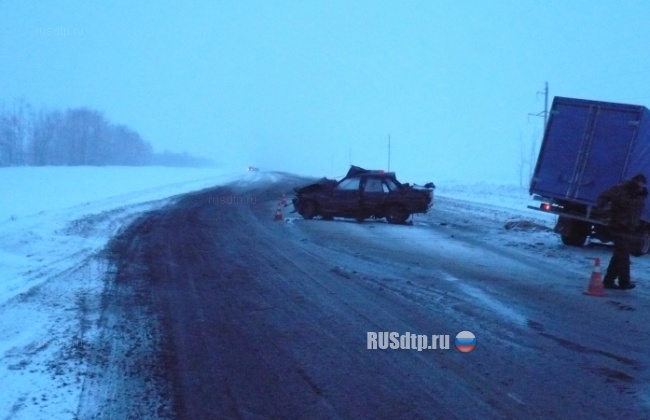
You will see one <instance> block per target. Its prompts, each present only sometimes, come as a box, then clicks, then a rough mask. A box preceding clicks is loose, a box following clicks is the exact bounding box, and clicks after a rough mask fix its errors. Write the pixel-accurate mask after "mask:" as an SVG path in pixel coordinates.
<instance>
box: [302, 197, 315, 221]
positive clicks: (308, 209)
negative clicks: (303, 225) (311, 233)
mask: <svg viewBox="0 0 650 420" xmlns="http://www.w3.org/2000/svg"><path fill="white" fill-rule="evenodd" d="M317 214H318V206H317V205H316V203H315V202H313V201H311V200H308V201H305V202H303V203H302V204H301V205H300V215H301V216H302V217H303V218H305V219H313V218H314V217H315V216H316V215H317Z"/></svg>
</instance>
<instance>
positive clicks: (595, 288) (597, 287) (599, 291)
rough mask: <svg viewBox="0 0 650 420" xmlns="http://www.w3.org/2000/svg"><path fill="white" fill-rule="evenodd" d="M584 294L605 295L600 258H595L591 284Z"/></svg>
mask: <svg viewBox="0 0 650 420" xmlns="http://www.w3.org/2000/svg"><path fill="white" fill-rule="evenodd" d="M584 294H585V295H589V296H600V297H602V296H605V288H604V287H603V276H602V275H601V274H600V258H594V270H593V271H592V272H591V279H590V280H589V286H588V287H587V290H586V291H585V292H584Z"/></svg>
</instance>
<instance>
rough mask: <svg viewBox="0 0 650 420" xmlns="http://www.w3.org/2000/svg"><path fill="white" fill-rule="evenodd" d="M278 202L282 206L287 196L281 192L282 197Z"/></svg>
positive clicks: (285, 203) (284, 204) (285, 202)
mask: <svg viewBox="0 0 650 420" xmlns="http://www.w3.org/2000/svg"><path fill="white" fill-rule="evenodd" d="M280 204H281V205H283V206H286V205H287V196H286V195H284V194H282V198H281V199H280Z"/></svg>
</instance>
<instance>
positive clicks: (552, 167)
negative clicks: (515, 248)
mask: <svg viewBox="0 0 650 420" xmlns="http://www.w3.org/2000/svg"><path fill="white" fill-rule="evenodd" d="M549 114H550V115H549V119H548V123H547V125H546V128H545V130H544V138H543V141H542V145H541V148H540V151H539V156H538V158H537V163H536V165H535V171H534V173H533V177H532V179H531V183H530V190H529V192H530V194H531V195H532V196H533V199H534V200H535V201H539V202H541V203H540V204H539V205H536V206H528V207H529V208H531V209H535V210H540V211H543V212H545V213H550V214H555V215H557V216H558V218H557V223H556V226H555V232H557V233H559V234H560V235H561V237H562V242H563V243H564V244H566V245H573V246H582V245H584V244H585V242H586V240H587V239H588V238H593V239H597V240H599V241H602V242H609V241H611V234H610V232H609V229H608V215H607V213H605V212H602V211H600V210H599V209H598V208H597V207H596V204H597V198H598V195H599V194H600V193H602V192H603V191H605V190H606V189H607V188H609V187H611V186H613V185H615V184H618V183H621V182H623V181H625V180H628V179H630V178H631V177H632V176H634V175H635V174H637V173H643V174H645V175H646V176H650V111H649V110H648V109H647V108H646V107H644V106H641V105H630V104H621V103H612V102H603V101H593V100H585V99H574V98H565V97H555V98H554V99H553V104H552V106H551V110H550V113H549ZM649 222H650V203H647V204H646V206H645V209H644V212H643V216H642V223H641V226H640V228H639V230H638V232H635V233H634V235H633V236H634V240H633V241H632V242H633V254H635V255H642V254H645V253H647V252H648V249H649V248H650V235H649V232H650V224H649Z"/></svg>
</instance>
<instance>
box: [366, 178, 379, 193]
mask: <svg viewBox="0 0 650 420" xmlns="http://www.w3.org/2000/svg"><path fill="white" fill-rule="evenodd" d="M364 191H365V192H367V193H381V192H384V191H383V189H382V183H381V179H376V178H368V179H366V187H365V189H364Z"/></svg>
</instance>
